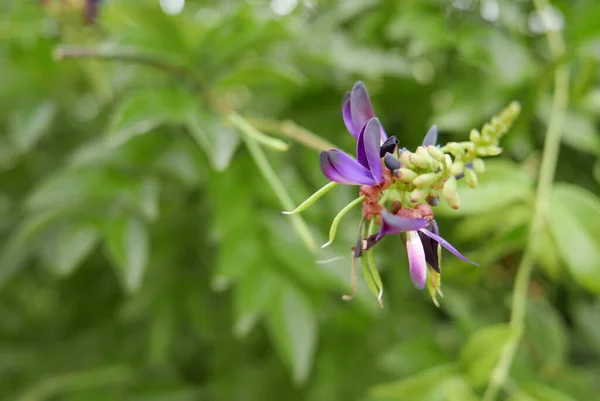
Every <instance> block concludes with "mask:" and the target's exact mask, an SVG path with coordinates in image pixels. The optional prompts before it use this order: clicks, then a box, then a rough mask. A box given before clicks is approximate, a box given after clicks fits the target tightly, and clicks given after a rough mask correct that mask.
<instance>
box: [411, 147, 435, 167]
mask: <svg viewBox="0 0 600 401" xmlns="http://www.w3.org/2000/svg"><path fill="white" fill-rule="evenodd" d="M421 149H423V148H421ZM425 153H426V154H418V153H411V154H410V156H409V160H410V162H411V163H412V164H414V165H415V166H417V167H420V168H431V162H432V160H431V156H429V153H427V152H425Z"/></svg>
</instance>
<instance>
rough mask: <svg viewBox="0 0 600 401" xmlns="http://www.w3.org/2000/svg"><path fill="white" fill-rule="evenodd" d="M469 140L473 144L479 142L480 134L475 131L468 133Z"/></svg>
mask: <svg viewBox="0 0 600 401" xmlns="http://www.w3.org/2000/svg"><path fill="white" fill-rule="evenodd" d="M469 140H470V141H471V142H473V143H477V142H479V141H480V140H481V134H480V133H479V131H478V130H476V129H472V130H471V132H470V133H469Z"/></svg>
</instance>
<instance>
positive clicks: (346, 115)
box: [342, 92, 360, 139]
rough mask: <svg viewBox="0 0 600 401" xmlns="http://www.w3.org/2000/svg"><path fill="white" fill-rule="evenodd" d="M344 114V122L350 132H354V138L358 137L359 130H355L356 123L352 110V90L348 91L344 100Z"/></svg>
mask: <svg viewBox="0 0 600 401" xmlns="http://www.w3.org/2000/svg"><path fill="white" fill-rule="evenodd" d="M342 116H343V118H344V124H345V125H346V128H347V129H348V132H350V134H352V136H353V137H354V138H357V139H358V134H359V133H360V130H359V131H355V130H354V123H353V122H352V111H351V110H350V92H346V94H345V95H344V99H343V100H342Z"/></svg>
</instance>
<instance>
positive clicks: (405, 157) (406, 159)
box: [399, 150, 415, 168]
mask: <svg viewBox="0 0 600 401" xmlns="http://www.w3.org/2000/svg"><path fill="white" fill-rule="evenodd" d="M410 155H411V153H410V152H409V151H408V150H405V151H404V152H401V153H400V157H399V159H400V161H401V162H402V164H404V165H405V166H406V167H408V168H414V167H415V165H414V164H412V163H411V161H410Z"/></svg>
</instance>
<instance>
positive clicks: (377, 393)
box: [369, 364, 458, 401]
mask: <svg viewBox="0 0 600 401" xmlns="http://www.w3.org/2000/svg"><path fill="white" fill-rule="evenodd" d="M457 371H458V369H457V366H456V365H454V364H448V365H438V366H435V367H433V368H430V369H427V370H425V371H422V372H419V373H417V374H414V375H412V376H408V377H406V378H404V379H401V380H398V381H395V382H391V383H384V384H377V385H375V386H373V387H371V389H370V390H369V400H370V401H396V400H397V401H404V400H423V401H427V400H431V399H432V395H433V393H434V392H435V390H436V384H438V383H439V382H440V381H441V380H444V379H446V378H448V377H452V376H454V375H455V374H456V373H457Z"/></svg>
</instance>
